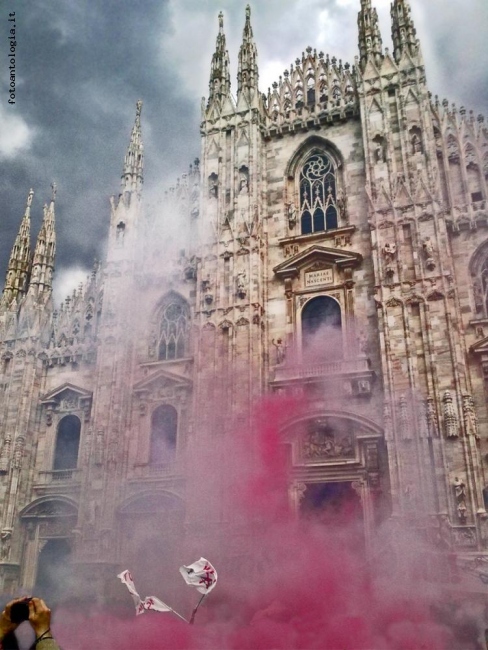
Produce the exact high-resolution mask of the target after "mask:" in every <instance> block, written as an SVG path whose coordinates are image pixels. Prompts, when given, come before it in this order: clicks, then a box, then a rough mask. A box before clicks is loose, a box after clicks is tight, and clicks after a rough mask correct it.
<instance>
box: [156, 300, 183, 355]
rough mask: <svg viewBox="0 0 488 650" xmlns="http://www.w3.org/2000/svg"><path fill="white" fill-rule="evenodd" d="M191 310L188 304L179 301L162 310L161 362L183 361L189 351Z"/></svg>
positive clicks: (160, 327)
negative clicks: (188, 338)
mask: <svg viewBox="0 0 488 650" xmlns="http://www.w3.org/2000/svg"><path fill="white" fill-rule="evenodd" d="M189 320H190V310H189V308H188V305H187V303H186V302H185V301H184V300H182V299H178V298H177V297H176V296H175V299H174V300H172V301H171V302H168V303H167V304H165V305H164V306H163V308H162V310H161V317H160V321H159V336H158V358H159V360H160V361H169V360H171V359H181V358H183V357H184V356H185V354H186V353H187V352H188V351H187V349H186V348H187V337H188V326H189Z"/></svg>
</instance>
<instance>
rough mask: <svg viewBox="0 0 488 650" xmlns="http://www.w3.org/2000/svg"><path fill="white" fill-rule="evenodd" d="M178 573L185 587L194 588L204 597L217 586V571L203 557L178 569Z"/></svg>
mask: <svg viewBox="0 0 488 650" xmlns="http://www.w3.org/2000/svg"><path fill="white" fill-rule="evenodd" d="M180 573H181V575H182V576H183V579H184V581H185V582H186V584H187V585H191V586H193V587H196V589H197V591H199V592H200V593H201V594H203V595H204V596H205V595H206V594H209V593H210V592H211V591H212V589H213V588H214V587H215V585H216V584H217V571H216V570H215V568H214V567H213V566H212V565H211V564H210V562H209V561H208V560H206V559H205V558H204V557H201V558H200V559H199V560H197V561H196V562H193V564H190V565H189V566H182V567H180Z"/></svg>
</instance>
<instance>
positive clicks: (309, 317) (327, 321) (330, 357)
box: [302, 296, 342, 361]
mask: <svg viewBox="0 0 488 650" xmlns="http://www.w3.org/2000/svg"><path fill="white" fill-rule="evenodd" d="M302 351H303V355H304V359H305V360H306V361H316V360H318V361H335V360H338V359H341V358H342V318H341V308H340V306H339V303H338V302H337V301H336V300H334V299H333V298H329V297H328V296H319V297H318V298H313V299H312V300H309V302H307V304H306V305H305V307H304V308H303V311H302Z"/></svg>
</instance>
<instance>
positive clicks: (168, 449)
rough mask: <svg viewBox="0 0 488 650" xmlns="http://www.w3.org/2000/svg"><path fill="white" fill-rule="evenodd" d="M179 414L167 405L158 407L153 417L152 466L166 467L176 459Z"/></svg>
mask: <svg viewBox="0 0 488 650" xmlns="http://www.w3.org/2000/svg"><path fill="white" fill-rule="evenodd" d="M177 429H178V414H177V412H176V409H175V408H174V407H173V406H171V405H169V404H165V405H163V406H158V408H157V409H156V410H155V411H154V412H153V414H152V417H151V443H150V450H149V464H150V465H165V464H167V463H170V462H172V461H173V460H174V458H175V453H176V434H177Z"/></svg>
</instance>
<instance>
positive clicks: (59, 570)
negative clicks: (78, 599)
mask: <svg viewBox="0 0 488 650" xmlns="http://www.w3.org/2000/svg"><path fill="white" fill-rule="evenodd" d="M70 556H71V546H70V543H69V541H68V539H66V538H62V537H61V538H57V539H49V540H47V542H46V543H45V545H44V546H43V548H42V550H41V552H40V553H39V560H38V563H37V578H36V584H35V587H34V593H35V594H36V595H39V597H40V598H43V599H44V600H45V601H46V602H48V603H50V604H51V603H52V604H59V603H60V602H62V601H63V600H64V599H65V598H66V597H67V596H68V595H69V593H70V591H71V590H70V581H71V567H70Z"/></svg>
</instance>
